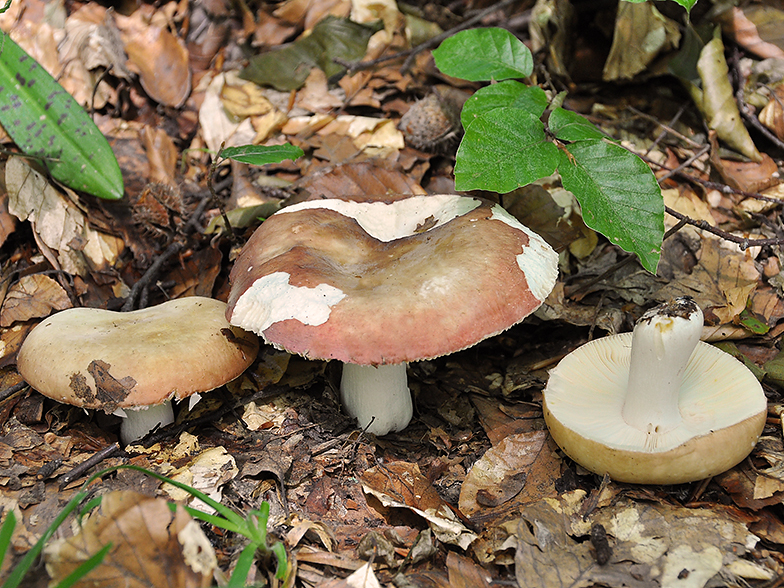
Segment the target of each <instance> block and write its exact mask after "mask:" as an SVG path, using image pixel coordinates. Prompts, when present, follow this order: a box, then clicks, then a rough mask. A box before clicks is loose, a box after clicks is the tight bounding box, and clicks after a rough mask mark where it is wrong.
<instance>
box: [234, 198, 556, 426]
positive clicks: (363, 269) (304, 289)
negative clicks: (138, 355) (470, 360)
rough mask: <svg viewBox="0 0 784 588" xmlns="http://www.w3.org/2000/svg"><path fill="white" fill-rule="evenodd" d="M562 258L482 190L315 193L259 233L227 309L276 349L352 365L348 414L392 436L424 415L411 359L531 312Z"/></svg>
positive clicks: (345, 381)
mask: <svg viewBox="0 0 784 588" xmlns="http://www.w3.org/2000/svg"><path fill="white" fill-rule="evenodd" d="M557 261H558V258H557V254H556V253H555V252H554V251H553V249H552V248H551V247H550V246H549V245H548V244H547V243H546V242H545V241H544V240H543V239H542V238H541V237H540V236H539V235H537V234H536V233H534V232H533V231H531V230H530V229H528V228H527V227H525V226H523V225H522V224H521V223H520V222H519V221H517V220H516V219H515V218H514V217H513V216H511V215H510V214H509V213H507V212H506V211H505V210H504V209H503V208H501V206H500V205H498V204H495V203H493V202H489V201H487V200H483V199H480V198H469V197H463V196H458V195H454V194H440V195H431V196H391V195H387V196H381V197H352V198H344V199H325V200H313V201H306V202H302V203H299V204H295V205H293V206H289V207H287V208H284V209H282V210H280V211H279V212H277V213H275V214H274V215H272V216H271V217H270V218H268V219H267V220H266V221H264V223H263V224H262V225H261V226H260V227H259V229H258V230H257V231H256V232H255V233H254V234H253V236H252V237H251V238H250V239H249V240H248V242H247V244H246V245H245V247H244V248H243V250H242V252H241V253H240V255H239V257H238V258H237V261H236V264H235V266H234V268H233V269H232V272H231V276H230V280H231V283H232V288H231V293H230V295H229V306H228V309H227V314H226V316H227V318H228V319H229V322H231V323H232V324H233V325H237V326H239V327H241V328H243V329H247V330H250V331H254V332H256V333H258V334H259V335H261V336H262V337H263V338H264V339H265V340H266V341H267V342H268V343H271V344H272V345H274V346H276V347H278V348H282V349H285V350H287V351H289V352H291V353H296V354H299V355H302V356H305V357H308V358H312V359H326V360H329V359H337V360H339V361H341V362H343V376H342V382H341V401H342V402H343V405H344V408H345V410H346V412H347V413H348V414H349V415H351V416H353V417H356V418H357V420H358V423H359V426H360V427H362V428H366V429H367V430H368V431H369V432H371V433H374V434H376V435H385V434H387V433H390V432H392V431H400V430H402V429H404V428H405V427H406V426H407V425H408V423H409V421H410V420H411V417H412V414H413V407H412V402H411V395H410V392H409V390H408V385H407V375H406V362H410V361H417V360H422V359H430V358H434V357H439V356H442V355H446V354H449V353H453V352H455V351H459V350H461V349H465V348H467V347H470V346H472V345H474V344H476V343H478V342H479V341H481V340H483V339H485V338H487V337H490V336H492V335H495V334H497V333H500V332H502V331H504V330H506V329H508V328H509V327H511V326H512V325H514V324H516V323H518V322H520V321H522V320H523V319H524V318H525V317H526V316H528V315H529V314H530V313H531V312H533V311H534V310H535V309H536V308H537V307H539V305H540V304H541V303H542V301H544V299H545V298H546V297H547V295H548V294H549V292H550V290H551V289H552V287H553V285H554V283H555V279H556V277H557V273H558V269H557Z"/></svg>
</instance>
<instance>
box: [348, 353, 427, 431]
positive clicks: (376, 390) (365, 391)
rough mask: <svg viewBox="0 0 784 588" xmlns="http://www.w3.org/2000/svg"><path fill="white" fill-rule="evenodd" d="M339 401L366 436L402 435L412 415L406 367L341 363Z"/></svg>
mask: <svg viewBox="0 0 784 588" xmlns="http://www.w3.org/2000/svg"><path fill="white" fill-rule="evenodd" d="M340 400H341V402H343V406H344V407H345V409H346V412H347V413H348V414H349V415H350V416H353V417H355V418H356V419H357V422H358V423H359V426H360V427H361V428H363V429H365V428H366V427H367V431H368V432H369V433H373V434H374V435H379V436H381V435H386V434H387V433H391V432H392V431H402V430H403V429H405V428H406V427H407V426H408V423H409V422H411V417H412V415H413V414H414V406H413V404H412V403H411V392H410V391H409V389H408V377H407V375H406V364H405V363H398V364H394V365H380V366H372V365H356V364H353V363H344V364H343V377H342V379H341V382H340ZM371 421H372V422H371ZM368 425H369V426H368Z"/></svg>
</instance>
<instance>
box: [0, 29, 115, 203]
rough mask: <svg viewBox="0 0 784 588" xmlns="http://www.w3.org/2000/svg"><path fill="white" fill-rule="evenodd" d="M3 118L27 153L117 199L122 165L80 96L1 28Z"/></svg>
mask: <svg viewBox="0 0 784 588" xmlns="http://www.w3.org/2000/svg"><path fill="white" fill-rule="evenodd" d="M0 124H2V125H3V128H4V129H5V130H6V132H7V133H8V134H9V135H10V136H11V138H12V139H13V140H14V142H15V143H16V144H17V146H18V147H19V149H21V150H22V152H23V153H25V154H26V155H29V156H32V157H36V158H40V159H41V160H42V161H43V163H44V164H45V165H46V167H47V168H48V169H49V172H50V173H51V174H52V176H53V177H54V178H55V179H56V180H58V181H59V182H62V183H63V184H65V185H66V186H68V187H70V188H73V189H74V190H81V191H83V192H87V193H89V194H92V195H94V196H98V197H99V198H106V199H110V200H117V199H119V198H122V195H123V179H122V173H121V172H120V166H119V165H117V159H116V158H115V157H114V153H112V150H111V148H110V147H109V143H108V141H107V140H106V137H104V136H103V135H102V134H101V132H100V131H99V130H98V127H96V126H95V123H93V121H92V120H91V119H90V117H89V116H88V115H87V113H86V112H85V111H84V109H83V108H82V107H81V106H79V104H78V103H77V102H76V100H74V99H73V97H72V96H71V95H70V94H69V93H68V92H66V91H65V90H64V89H63V87H62V86H61V85H60V84H58V83H57V82H56V81H55V80H54V78H52V76H50V75H49V74H48V73H47V72H46V70H45V69H44V68H43V67H41V66H40V65H39V64H38V63H37V62H36V61H35V60H34V59H33V58H32V57H30V56H29V55H28V54H27V53H25V52H24V50H23V49H22V48H21V47H19V45H17V44H16V43H14V41H13V40H12V39H11V38H10V37H9V36H8V35H6V34H5V33H0Z"/></svg>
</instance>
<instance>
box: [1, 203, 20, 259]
mask: <svg viewBox="0 0 784 588" xmlns="http://www.w3.org/2000/svg"><path fill="white" fill-rule="evenodd" d="M15 230H16V217H15V216H14V215H12V214H11V213H9V212H8V192H5V191H4V192H3V193H2V194H0V247H2V245H3V243H5V241H6V239H8V237H9V236H10V235H11V233H13V232H14V231H15Z"/></svg>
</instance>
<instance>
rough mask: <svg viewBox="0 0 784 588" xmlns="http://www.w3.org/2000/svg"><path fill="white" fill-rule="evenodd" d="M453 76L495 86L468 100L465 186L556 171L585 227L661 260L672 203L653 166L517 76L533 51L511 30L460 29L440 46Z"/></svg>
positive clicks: (439, 61)
mask: <svg viewBox="0 0 784 588" xmlns="http://www.w3.org/2000/svg"><path fill="white" fill-rule="evenodd" d="M433 57H434V58H435V62H436V65H437V66H438V68H439V69H440V70H441V71H442V72H443V73H445V74H447V75H450V76H453V77H456V78H462V79H466V80H471V81H488V82H497V83H492V84H490V85H488V86H485V87H484V88H481V89H479V90H478V91H477V92H476V93H474V95H473V96H472V97H471V98H469V100H468V101H467V102H466V103H465V105H464V107H463V111H462V113H461V121H462V124H463V128H464V129H465V135H464V136H463V139H462V141H461V143H460V147H459V148H458V150H457V160H456V164H455V187H456V188H457V189H458V190H492V191H494V192H499V193H506V192H511V191H512V190H515V189H517V188H519V187H520V186H524V185H526V184H530V183H532V182H535V181H536V180H539V179H541V178H546V177H548V176H550V175H552V174H553V173H555V172H556V171H557V172H558V173H559V174H560V176H561V181H562V183H563V186H564V188H566V189H567V190H569V191H570V192H571V193H572V194H574V196H575V197H576V198H577V201H578V202H579V203H580V207H581V209H582V214H583V220H584V221H585V224H586V225H588V226H589V227H591V228H592V229H594V230H596V231H598V232H600V233H602V234H603V235H604V236H606V237H607V238H608V239H609V240H610V241H611V242H612V243H614V244H616V245H618V246H619V247H621V248H622V249H624V250H625V251H629V252H631V253H635V254H637V256H638V257H639V258H640V262H641V263H642V265H643V267H644V268H645V269H647V270H648V271H650V272H651V273H655V272H656V266H657V265H658V263H659V258H660V257H661V244H662V239H663V238H664V200H663V198H662V195H661V190H660V188H659V185H658V183H657V182H656V178H655V176H654V175H653V172H651V170H650V168H649V167H648V166H647V165H646V164H645V162H643V161H642V160H641V159H640V158H639V157H638V156H637V155H635V154H633V153H631V152H630V151H627V150H626V149H624V148H623V147H621V146H620V145H619V144H618V143H616V142H615V141H613V140H612V139H610V138H609V137H608V136H606V135H605V134H604V133H603V132H602V131H600V130H599V129H598V128H596V127H595V126H594V125H593V124H592V123H591V122H590V121H588V120H587V119H586V118H585V117H583V116H581V115H579V114H577V113H575V112H571V111H569V110H566V109H564V108H561V106H560V101H562V100H563V97H562V96H560V95H559V96H556V98H555V99H554V100H553V101H550V100H548V97H547V95H546V94H545V92H544V91H543V90H542V89H541V88H539V87H537V86H533V87H530V86H526V85H525V84H523V83H521V82H519V81H516V80H515V79H514V78H526V77H528V76H529V75H531V72H532V71H533V59H532V57H531V52H530V51H529V49H528V48H527V47H526V46H525V45H524V44H523V43H522V42H521V41H520V40H518V39H517V38H516V37H515V36H514V35H512V34H511V33H509V32H508V31H506V30H504V29H498V28H485V29H471V30H467V31H462V32H459V33H457V34H456V35H453V36H452V37H449V38H448V39H446V40H445V41H444V42H443V43H442V44H441V46H440V47H439V48H438V49H436V50H435V51H433Z"/></svg>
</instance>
